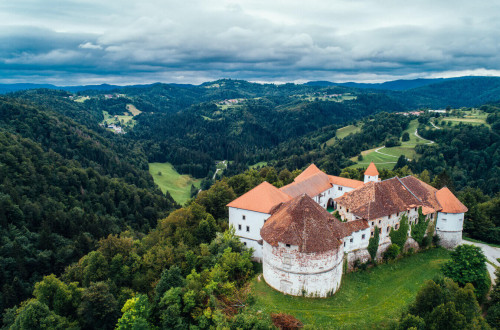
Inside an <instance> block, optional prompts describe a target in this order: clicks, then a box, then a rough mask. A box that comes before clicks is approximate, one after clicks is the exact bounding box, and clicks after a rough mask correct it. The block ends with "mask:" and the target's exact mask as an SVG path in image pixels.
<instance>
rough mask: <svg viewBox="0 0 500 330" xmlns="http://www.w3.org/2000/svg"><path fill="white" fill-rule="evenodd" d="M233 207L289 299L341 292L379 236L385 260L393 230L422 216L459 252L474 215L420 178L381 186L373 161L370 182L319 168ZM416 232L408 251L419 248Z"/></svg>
mask: <svg viewBox="0 0 500 330" xmlns="http://www.w3.org/2000/svg"><path fill="white" fill-rule="evenodd" d="M227 206H228V207H229V224H230V226H232V227H234V228H235V231H236V235H237V236H238V237H239V238H240V240H241V241H242V242H243V243H244V245H246V246H247V247H251V248H253V250H254V254H253V256H254V258H255V259H256V260H258V261H260V262H262V263H263V275H264V279H265V280H266V282H267V283H268V284H269V285H270V286H271V287H273V288H275V289H277V290H279V291H281V292H284V293H287V294H291V295H304V294H306V295H308V296H315V297H326V296H328V295H331V294H333V293H334V292H335V291H336V290H337V289H338V288H339V286H340V282H341V278H342V273H343V270H342V267H343V264H344V261H345V262H346V263H347V265H348V268H349V269H352V267H353V265H354V263H356V262H366V261H368V260H370V254H369V252H368V245H369V240H370V238H371V237H374V236H375V235H374V234H375V231H376V230H378V231H379V243H378V244H379V246H378V252H377V258H380V257H381V256H382V254H383V253H384V252H385V251H386V250H387V249H388V247H389V246H390V244H391V238H390V236H389V234H390V233H391V231H392V230H398V229H399V227H400V225H401V221H402V219H403V218H405V219H406V221H408V222H409V224H410V225H414V224H417V223H418V221H419V213H420V214H422V215H423V216H424V217H425V221H429V225H428V228H427V235H433V231H434V230H435V234H436V235H437V236H438V237H439V241H440V244H441V245H442V246H444V247H446V248H449V249H451V248H454V247H456V246H457V245H458V244H460V242H461V239H462V229H463V221H464V213H465V212H467V208H466V207H465V206H464V205H463V204H462V203H461V202H460V201H459V200H458V199H457V198H456V197H455V196H454V195H453V193H452V192H451V191H450V190H449V189H448V188H446V187H444V188H442V189H440V190H437V189H435V188H434V187H432V186H430V185H428V184H426V183H425V182H423V181H421V180H419V179H417V178H416V177H414V176H407V177H404V178H398V177H393V178H391V179H387V180H383V181H381V180H380V179H379V172H378V170H377V168H376V166H375V164H373V163H371V164H370V165H369V166H368V168H367V170H366V171H365V176H364V182H362V181H358V180H352V179H346V178H342V177H337V176H332V175H327V174H326V173H324V172H323V171H321V170H320V169H319V168H317V167H316V166H315V165H314V164H311V165H310V166H309V167H308V168H307V169H306V170H304V172H302V173H301V174H300V175H299V176H297V177H296V178H295V180H294V182H292V183H291V184H289V185H286V186H284V187H282V188H279V189H278V188H276V187H274V186H272V185H271V184H269V183H267V182H263V183H262V184H260V185H259V186H257V187H255V188H254V189H252V190H250V191H249V192H247V193H246V194H244V195H242V196H240V197H239V198H237V199H235V200H234V201H232V202H231V203H229V204H228V205H227ZM334 212H335V213H336V214H337V215H338V218H337V217H335V216H334V215H332V213H334ZM421 221H422V220H421ZM409 234H410V239H409V240H408V241H407V243H406V244H405V247H404V248H418V244H417V243H416V242H415V241H414V240H413V239H411V230H409Z"/></svg>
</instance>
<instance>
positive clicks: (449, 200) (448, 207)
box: [436, 187, 468, 213]
mask: <svg viewBox="0 0 500 330" xmlns="http://www.w3.org/2000/svg"><path fill="white" fill-rule="evenodd" d="M436 199H437V200H438V202H439V204H441V206H442V207H443V208H442V209H441V212H445V213H465V212H467V211H468V209H467V207H466V206H465V205H464V204H462V203H461V202H460V201H459V200H458V198H456V197H455V195H453V193H452V192H451V191H450V189H448V188H447V187H444V188H441V189H440V190H438V191H437V192H436Z"/></svg>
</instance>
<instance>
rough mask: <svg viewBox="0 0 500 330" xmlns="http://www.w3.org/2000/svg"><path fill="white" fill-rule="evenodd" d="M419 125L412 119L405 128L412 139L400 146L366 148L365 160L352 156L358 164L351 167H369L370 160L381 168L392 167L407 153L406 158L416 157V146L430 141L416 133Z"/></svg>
mask: <svg viewBox="0 0 500 330" xmlns="http://www.w3.org/2000/svg"><path fill="white" fill-rule="evenodd" d="M417 127H418V120H417V119H415V120H412V121H411V122H410V125H409V126H408V128H407V129H406V130H405V132H408V134H409V135H410V140H409V141H406V142H402V143H401V145H400V146H397V147H391V148H386V147H383V145H381V146H380V147H379V148H374V149H370V150H365V151H363V152H362V153H361V154H362V155H363V160H362V161H358V157H353V158H351V160H352V161H355V162H356V164H355V165H352V166H351V167H367V166H368V164H370V162H374V163H375V165H376V166H377V168H379V169H392V168H393V167H394V165H395V164H396V162H397V160H398V158H399V156H401V155H405V157H406V158H409V159H413V158H415V157H416V152H415V146H416V145H417V144H421V143H429V141H428V140H425V139H423V138H419V137H417V136H416V135H415V131H416V129H417Z"/></svg>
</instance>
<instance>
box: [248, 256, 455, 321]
mask: <svg viewBox="0 0 500 330" xmlns="http://www.w3.org/2000/svg"><path fill="white" fill-rule="evenodd" d="M448 259H449V252H448V251H446V250H444V249H441V248H439V249H431V250H429V251H426V252H423V253H418V254H415V255H412V256H410V257H406V258H404V259H401V260H399V261H397V262H394V263H391V264H383V265H379V266H378V267H376V268H373V269H370V270H368V271H364V272H356V273H350V274H346V275H344V278H343V280H342V285H341V287H340V289H339V291H337V293H335V295H334V296H333V297H329V298H323V299H321V298H304V297H293V296H287V295H284V294H282V293H280V292H278V291H276V290H274V289H272V288H271V287H269V286H268V285H267V284H266V283H265V281H264V280H261V281H258V280H257V279H255V280H254V281H253V282H252V289H253V293H254V295H255V297H256V303H255V305H254V306H252V308H253V309H255V310H256V311H257V310H260V311H262V312H264V313H275V312H284V313H288V314H292V315H294V316H295V317H297V318H298V319H299V320H301V321H302V322H303V323H304V324H305V325H310V326H312V327H314V328H316V329H373V328H387V327H388V326H389V325H390V324H391V323H392V322H394V321H396V320H397V319H398V317H399V316H400V314H401V311H402V310H403V309H404V308H405V307H406V306H407V305H408V304H409V303H410V302H412V301H413V300H414V299H415V296H416V294H417V292H418V290H419V289H420V288H421V287H422V285H423V284H424V282H425V281H426V280H430V279H432V278H434V277H435V276H436V275H438V274H440V266H441V265H442V264H443V263H444V262H446V261H447V260H448Z"/></svg>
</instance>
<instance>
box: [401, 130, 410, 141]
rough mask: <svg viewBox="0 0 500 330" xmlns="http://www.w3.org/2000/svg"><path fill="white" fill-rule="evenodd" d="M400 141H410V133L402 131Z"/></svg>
mask: <svg viewBox="0 0 500 330" xmlns="http://www.w3.org/2000/svg"><path fill="white" fill-rule="evenodd" d="M401 141H403V142H407V141H410V134H409V133H408V132H404V133H403V136H402V137H401Z"/></svg>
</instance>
